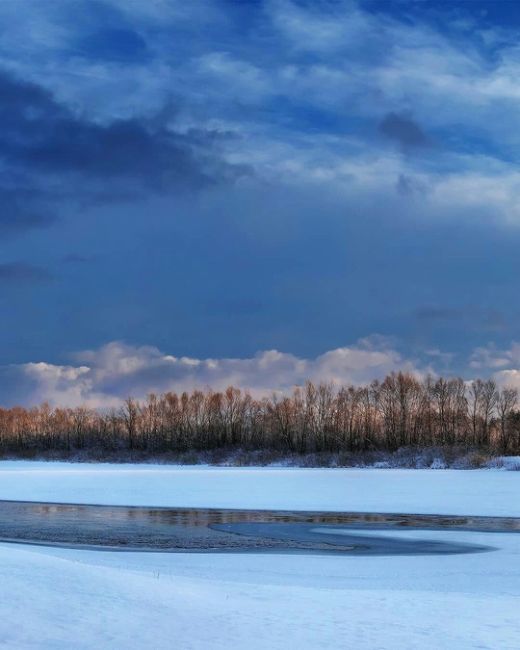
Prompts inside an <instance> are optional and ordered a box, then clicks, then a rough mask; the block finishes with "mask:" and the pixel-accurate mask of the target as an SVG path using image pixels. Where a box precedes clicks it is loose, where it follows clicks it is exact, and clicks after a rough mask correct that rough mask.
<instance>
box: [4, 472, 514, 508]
mask: <svg viewBox="0 0 520 650" xmlns="http://www.w3.org/2000/svg"><path fill="white" fill-rule="evenodd" d="M519 494H520V472H508V471H505V470H418V469H410V470H408V469H301V468H280V469H275V468H250V467H248V468H227V467H198V466H195V467H186V466H183V467H178V466H171V465H110V464H72V463H46V462H24V461H7V462H6V461H4V462H0V499H16V500H28V501H38V500H39V501H55V502H64V503H94V504H110V505H145V506H187V507H221V508H281V509H296V510H298V509H299V510H356V511H374V512H412V513H428V514H430V513H439V514H467V515H503V516H507V515H510V516H520V499H519V498H517V495H519Z"/></svg>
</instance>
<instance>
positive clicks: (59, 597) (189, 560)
mask: <svg viewBox="0 0 520 650" xmlns="http://www.w3.org/2000/svg"><path fill="white" fill-rule="evenodd" d="M519 493H520V472H505V471H496V470H475V471H460V472H458V471H453V470H446V471H438V470H437V471H436V470H430V471H428V470H425V471H421V470H410V471H406V470H330V469H327V470H313V469H310V470H307V469H225V468H172V467H167V466H110V465H69V464H65V463H60V464H58V463H32V462H3V463H0V498H3V499H26V500H49V501H62V502H76V503H78V502H83V503H113V504H118V503H119V504H123V503H124V504H133V505H138V504H142V505H172V506H221V507H254V508H257V507H266V508H277V507H279V508H301V509H327V510H364V511H370V510H374V511H395V512H425V513H431V512H438V513H453V514H456V513H459V514H463V513H464V514H489V515H492V514H495V515H515V516H520V503H519V501H520V500H519V499H518V496H519ZM391 534H392V535H395V534H400V535H402V536H405V537H408V538H410V537H412V538H413V537H416V538H418V537H423V538H428V539H446V538H447V537H449V538H450V539H452V540H454V541H455V540H456V541H462V542H464V541H467V542H475V543H479V544H480V543H481V544H487V545H491V546H495V547H497V548H498V549H499V550H497V551H495V552H490V553H484V554H476V555H460V556H435V557H428V556H417V557H348V556H341V557H339V556H335V557H329V556H304V555H258V554H243V555H212V554H171V555H169V554H155V553H149V554H148V553H108V552H94V551H73V550H65V549H45V548H43V547H29V546H14V545H7V544H4V545H0V647H2V648H4V647H5V648H13V649H17V648H63V649H65V648H67V650H68V649H69V648H124V649H131V648H152V649H160V648H176V649H180V650H183V649H197V650H198V649H204V650H206V649H213V648H222V649H223V648H226V649H227V648H254V649H256V648H266V649H275V648H284V649H286V648H288V647H297V648H299V649H300V650H307V649H309V650H310V649H313V650H314V649H315V648H341V649H350V648H352V649H357V648H360V649H365V648H366V649H371V650H372V649H377V648H382V649H383V648H388V649H390V648H391V649H394V648H399V649H403V648H404V649H406V648H410V649H411V648H414V649H416V648H435V649H439V648H443V649H444V648H457V649H458V648H492V649H495V648H496V649H500V650H502V649H507V648H515V649H516V648H518V647H519V641H518V639H519V638H520V621H519V617H518V603H519V602H520V534H519V535H512V534H482V533H481V534H476V533H468V532H454V531H453V532H426V531H421V532H413V531H403V532H400V533H394V532H393V531H392V533H391Z"/></svg>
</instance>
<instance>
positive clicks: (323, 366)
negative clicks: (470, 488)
mask: <svg viewBox="0 0 520 650" xmlns="http://www.w3.org/2000/svg"><path fill="white" fill-rule="evenodd" d="M519 350H520V344H516V343H515V344H513V345H512V347H511V349H510V350H502V351H498V350H496V349H494V348H489V349H478V350H476V351H475V352H474V354H473V355H472V358H471V362H470V364H469V368H470V370H471V371H472V372H473V374H474V376H477V375H478V376H485V377H487V376H493V377H494V378H495V379H496V380H497V383H498V384H499V385H501V386H506V385H507V386H514V387H517V388H520V370H519V369H517V366H518V364H519V362H520V352H519ZM444 356H448V357H449V355H443V354H442V353H440V352H439V351H429V352H428V353H427V354H426V356H425V358H424V359H422V360H421V359H410V358H405V357H404V356H403V355H402V353H401V352H399V351H398V350H397V349H396V347H395V346H393V345H392V342H391V341H388V340H385V339H384V338H381V337H371V338H369V339H363V340H360V341H358V342H357V343H356V344H354V345H352V346H348V347H342V348H338V349H335V350H329V351H327V352H325V353H324V354H321V355H318V356H316V357H313V358H303V357H298V356H295V355H293V354H288V353H284V352H279V351H277V350H266V351H263V352H259V353H257V354H256V355H254V356H253V357H249V358H234V359H233V358H221V359H195V358H191V357H175V356H172V355H169V354H165V353H163V352H161V351H160V350H159V349H157V348H156V347H152V346H140V347H136V346H132V345H128V344H125V343H122V342H118V341H114V342H112V343H109V344H107V345H104V346H102V347H100V348H98V349H96V350H87V351H83V352H80V353H77V354H75V355H74V357H75V361H76V365H56V364H50V363H44V362H39V363H25V364H18V365H9V366H2V367H0V402H1V403H2V404H3V405H4V406H12V405H14V404H22V405H24V406H28V405H35V404H39V403H41V402H43V401H47V402H49V403H50V404H51V405H55V406H56V405H57V406H69V407H74V406H79V405H82V404H86V405H89V406H91V407H101V408H106V407H117V406H119V405H120V404H121V401H122V400H123V399H124V398H126V397H128V396H133V397H136V398H143V397H146V395H147V394H149V393H151V392H155V393H163V392H167V391H177V392H182V391H184V390H187V391H190V390H193V389H195V388H200V389H204V388H207V387H211V388H213V389H215V390H223V389H225V388H226V387H227V386H230V385H234V386H237V387H240V388H242V389H244V390H248V391H250V392H251V393H252V394H254V395H256V396H266V395H270V394H271V393H272V392H273V391H276V392H278V391H282V392H283V391H288V390H291V389H292V388H293V387H294V386H297V385H302V384H303V383H304V382H305V381H306V380H308V379H309V380H311V381H314V382H333V383H334V384H336V385H338V386H339V385H344V384H354V385H360V384H367V383H369V382H371V381H372V380H374V379H382V378H384V377H385V376H386V375H387V374H389V373H391V372H393V371H396V372H397V371H404V372H410V373H413V374H415V375H416V376H419V377H424V376H425V375H426V374H429V373H430V374H435V362H436V361H438V360H439V359H441V361H442V360H443V359H442V357H444ZM444 361H445V359H444Z"/></svg>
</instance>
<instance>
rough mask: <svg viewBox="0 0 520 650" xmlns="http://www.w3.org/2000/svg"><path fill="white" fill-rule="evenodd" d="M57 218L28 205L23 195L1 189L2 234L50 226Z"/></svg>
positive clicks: (15, 233) (0, 220)
mask: <svg viewBox="0 0 520 650" xmlns="http://www.w3.org/2000/svg"><path fill="white" fill-rule="evenodd" d="M55 221H56V218H55V217H54V216H53V215H51V214H48V213H46V212H43V211H41V209H38V208H33V207H32V206H30V205H28V204H27V202H26V200H24V199H23V197H22V196H20V197H16V196H13V193H12V192H5V191H2V190H1V189H0V236H1V237H9V236H14V235H17V234H19V233H22V232H25V231H26V230H32V229H34V228H48V227H49V226H51V225H52V224H53V223H54V222H55Z"/></svg>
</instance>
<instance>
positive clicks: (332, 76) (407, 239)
mask: <svg viewBox="0 0 520 650" xmlns="http://www.w3.org/2000/svg"><path fill="white" fill-rule="evenodd" d="M0 25H1V26H2V27H1V30H2V31H1V38H0V116H1V117H2V119H3V129H2V134H1V135H0V160H1V170H2V174H1V177H0V195H1V198H2V211H1V212H0V234H1V236H2V237H1V242H2V243H1V249H0V306H1V313H2V318H1V319H0V340H1V342H2V345H1V346H0V366H1V371H0V374H1V376H3V377H6V379H4V380H1V379H0V398H2V399H4V401H5V402H6V403H7V402H12V401H13V400H23V399H24V397H23V396H24V391H27V390H28V389H27V387H26V384H25V383H24V382H25V380H26V375H27V373H29V374H30V373H33V375H34V373H36V374H37V373H38V372H40V371H41V372H42V373H44V374H45V373H47V374H45V378H44V379H41V378H40V376H39V375H38V377H37V381H36V379H34V377H32V379H31V382H33V383H34V381H36V383H37V387H36V388H34V391H33V392H34V396H32V397H31V398H30V399H39V398H40V397H43V398H47V397H48V396H50V397H49V399H51V400H52V399H54V396H55V395H54V393H53V392H52V390H50V389H49V390H48V381H49V373H50V376H52V377H54V378H56V377H58V376H59V377H60V378H61V379H60V381H62V379H63V378H64V377H65V379H63V381H64V382H65V387H64V389H63V390H65V392H66V394H67V395H69V393H67V391H68V390H69V389H70V385H69V383H67V382H69V379H70V377H69V378H68V379H67V377H68V375H67V372H71V373H72V374H73V375H74V377H75V378H76V375H77V373H78V372H79V371H78V368H79V365H78V364H79V363H80V361H78V359H84V358H87V357H88V358H89V359H90V360H91V362H92V364H93V366H96V368H98V371H99V372H101V370H99V368H100V367H103V368H105V366H104V365H103V364H106V363H108V361H107V359H109V358H110V359H112V356H110V355H115V356H116V357H117V358H118V359H120V358H125V359H126V358H128V359H134V362H135V359H136V358H138V359H141V361H139V363H138V365H139V364H141V363H143V364H144V366H146V363H148V362H144V361H142V356H143V355H144V357H146V358H148V359H150V358H153V359H155V362H157V359H163V360H164V359H165V358H167V359H169V358H175V359H180V358H183V357H189V358H190V359H192V360H194V363H195V362H197V363H201V364H202V366H201V367H203V368H206V370H207V367H206V366H205V365H204V364H205V363H206V361H207V360H208V359H213V360H215V363H218V362H219V360H220V361H222V362H223V360H227V361H229V360H233V359H235V360H242V362H244V363H248V362H250V365H251V364H252V367H253V368H255V370H254V371H253V370H248V373H249V374H247V373H246V375H241V374H240V373H239V374H238V375H235V374H234V371H232V370H229V371H227V374H226V373H223V374H222V376H221V375H218V377H216V376H213V375H211V373H209V374H207V372H206V371H204V372H202V371H201V374H200V376H199V375H197V377H196V378H194V377H193V376H192V375H190V374H186V372H185V369H184V370H182V369H181V370H179V369H177V370H176V371H175V382H178V383H179V385H180V384H181V383H182V381H186V382H188V383H190V382H192V383H204V382H208V381H213V380H215V381H216V382H217V383H218V382H221V383H223V382H227V381H228V380H229V381H233V380H235V379H236V378H238V379H239V380H242V381H244V382H246V383H247V384H250V385H252V386H253V385H256V383H255V379H254V377H255V373H256V374H258V372H259V370H258V367H259V366H258V363H260V362H258V359H264V357H263V356H262V354H263V353H264V351H268V350H277V351H281V352H282V353H284V354H287V355H288V357H287V358H290V359H292V360H293V361H292V362H291V363H293V362H294V363H295V364H296V365H297V363H298V362H297V361H294V360H295V359H296V360H300V361H301V362H302V363H303V364H304V367H305V368H308V369H310V370H309V372H311V370H312V368H314V369H315V368H316V367H318V366H319V367H320V368H321V367H322V366H321V365H320V363H321V362H319V359H321V358H322V357H323V355H326V354H327V353H328V352H329V351H337V350H343V351H345V350H347V351H350V352H352V353H353V354H354V356H356V355H361V357H363V355H367V354H368V355H369V356H368V357H367V359H369V360H370V359H372V357H370V355H372V354H383V355H385V354H386V355H389V356H387V357H385V361H384V363H383V365H382V366H381V368H380V370H377V369H376V370H374V366H373V365H371V362H368V366H367V368H366V372H365V374H362V373H361V370H363V361H362V360H360V359H358V358H357V357H356V359H357V360H356V362H355V364H354V365H355V366H356V367H355V369H354V370H355V372H354V370H353V369H352V367H351V366H349V365H348V364H347V365H346V366H344V367H343V366H342V367H341V368H342V369H341V368H340V370H338V371H337V372H336V371H334V372H336V374H334V372H332V371H331V373H332V374H330V373H329V374H330V376H331V377H332V378H337V379H345V380H350V379H351V378H352V379H353V380H356V381H357V380H365V379H368V378H371V375H377V374H378V373H379V372H380V371H381V372H382V371H383V370H385V371H387V370H388V369H389V368H390V369H393V368H394V367H400V366H406V365H407V364H409V366H410V367H413V368H416V369H419V370H420V371H423V372H426V371H429V370H431V371H434V372H441V371H442V372H448V373H452V372H453V373H462V374H463V375H464V376H470V375H472V374H475V372H479V373H480V374H489V373H497V372H498V373H500V372H502V373H506V374H507V378H508V379H509V380H511V379H512V378H513V379H514V380H515V381H516V375H515V374H514V373H516V369H517V365H518V361H519V360H520V354H519V353H518V349H517V347H516V343H515V342H516V340H518V339H519V338H520V332H519V325H518V323H519V319H518V312H519V306H518V294H519V291H518V277H519V276H520V274H519V271H520V261H519V260H520V256H519V255H518V251H519V250H520V206H519V203H518V196H519V190H520V173H519V171H518V162H517V161H518V155H519V152H520V111H519V108H520V84H519V82H518V79H519V78H520V46H519V39H518V35H519V33H520V9H519V7H518V3H516V2H508V1H507V0H503V1H502V2H483V1H472V2H434V1H432V2H428V1H424V2H419V1H417V2H413V1H410V2H408V1H406V0H402V1H400V0H396V1H394V2H391V1H388V0H387V1H385V2H378V1H370V0H367V1H364V2H363V1H361V0H360V1H359V2H355V1H346V0H345V1H343V0H337V1H336V0H323V1H320V0H314V1H312V2H310V1H308V2H307V1H303V0H302V1H296V0H272V1H270V0H265V1H260V0H257V1H250V2H247V1H242V2H238V1H236V0H235V1H234V2H233V1H231V0H212V1H209V0H195V1H194V2H192V3H186V2H181V1H180V0H156V1H154V2H148V1H146V2H145V1H144V0H105V1H102V0H99V1H98V0H88V1H87V0H75V1H74V2H70V0H54V1H53V2H52V3H51V2H43V3H42V2H40V1H39V0H25V2H24V3H23V10H22V7H21V5H20V3H14V2H3V3H0ZM114 342H118V343H114ZM109 353H110V354H109ZM338 354H339V356H340V357H341V359H344V358H345V357H344V356H341V354H343V353H338ZM85 355H86V356H85ZM89 355H90V356H89ZM107 355H108V356H107ZM121 355H122V357H121ZM125 355H126V356H125ZM157 355H158V356H157ZM255 355H256V356H255ZM347 356H348V354H347ZM269 358H271V357H269ZM363 358H365V357H363ZM93 359H96V360H97V361H92V360H93ZM255 359H256V361H252V360H255ZM326 359H327V360H329V357H326ZM367 359H365V360H367ZM100 360H101V361H100ZM227 361H226V362H227ZM264 361H265V359H264ZM38 362H41V364H40V365H39V366H36V365H34V364H36V363H38ZM155 362H150V363H152V365H153V363H155ZM387 362H388V363H387ZM110 363H112V361H110ZM129 363H130V361H129ZM136 363H137V362H136ZM162 363H163V361H161V363H159V365H161V364H162ZM327 363H328V361H327ZM342 363H343V362H342ZM345 363H346V362H345ZM96 364H98V365H99V364H100V365H99V367H98V365H96ZM255 364H256V365H255ZM305 364H310V365H307V366H305ZM312 364H314V365H312ZM316 364H317V365H316ZM388 364H390V365H388ZM123 365H124V364H123ZM130 365H131V363H130ZM192 365H193V364H192ZM340 366H341V363H340ZM85 367H89V368H90V370H92V369H93V368H92V367H91V366H89V365H88V364H87V366H85ZM139 367H141V366H139ZM226 367H227V366H226ZM248 367H249V366H248ZM38 368H39V369H40V370H38ZM105 371H106V368H105ZM85 372H86V371H85ZM168 372H169V371H168ZM13 373H14V374H13ZM60 373H61V374H60ZM63 373H65V374H63ZM74 373H76V374H74ZM277 373H278V375H277ZM279 373H280V368H279V367H278V366H276V372H275V371H274V370H273V373H272V374H271V375H266V376H265V377H264V378H263V379H262V386H261V387H262V388H266V387H270V386H271V384H272V387H277V386H280V385H290V384H291V382H293V380H294V381H299V380H300V379H301V377H300V375H298V373H296V374H294V373H293V374H292V375H291V374H290V373H289V374H288V375H287V378H286V380H284V381H280V380H279V379H278V378H277V377H279ZM320 373H321V374H319V373H318V374H319V376H320V377H321V378H323V377H325V378H326V377H328V376H329V375H327V373H326V372H325V371H323V372H322V370H320ZM353 373H354V374H353ZM356 373H358V374H356ZM359 373H361V374H359ZM80 374H81V373H80ZM14 375H16V377H19V376H21V377H22V379H23V381H21V384H20V386H22V388H23V390H22V388H20V389H18V388H16V387H17V386H18V382H17V381H14V380H13V376H14ZM31 376H32V375H31ZM82 376H83V375H82ZM118 377H119V379H114V381H113V382H112V384H111V386H110V387H109V388H107V389H106V391H108V394H109V396H113V395H119V393H120V392H121V391H122V390H123V389H122V388H121V386H122V384H123V383H124V382H122V380H121V377H120V376H119V375H118ZM161 377H162V375H161ZM40 380H41V381H40ZM53 381H54V380H53ZM56 381H57V380H56ZM89 381H90V380H89ZM92 381H93V383H92V382H90V383H88V387H87V388H85V387H81V388H78V387H77V386H76V387H75V388H74V390H75V391H76V393H75V394H76V397H75V398H72V397H71V399H73V400H74V399H78V400H79V399H80V398H82V396H84V395H87V396H90V393H92V392H95V391H96V390H97V389H96V385H97V384H96V382H97V380H96V381H94V380H92ZM140 381H141V380H140ZM147 381H148V384H147ZM154 381H155V383H154ZM118 382H119V383H118ZM168 382H170V383H168ZM171 382H173V379H172V377H171V376H170V374H168V373H166V378H164V377H162V378H161V379H160V380H158V379H157V380H154V379H153V378H148V379H146V378H145V379H143V381H142V382H141V383H138V385H136V386H137V387H136V388H135V390H136V391H141V392H145V391H146V390H147V389H149V388H153V389H155V388H159V389H167V388H169V387H170V386H171V385H172V383H171ZM175 382H174V383H175ZM33 383H31V386H33ZM8 384H9V386H10V387H8ZM175 385H177V384H175ZM12 386H14V387H15V388H12ZM124 386H125V389H128V390H130V391H132V390H133V385H132V383H131V382H130V384H129V385H128V384H127V383H124ZM31 390H32V389H31ZM53 390H54V389H53ZM46 391H47V392H46ZM49 391H50V392H49ZM78 391H79V392H78ZM31 395H32V393H31ZM2 396H4V397H2ZM69 397H70V395H69Z"/></svg>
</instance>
